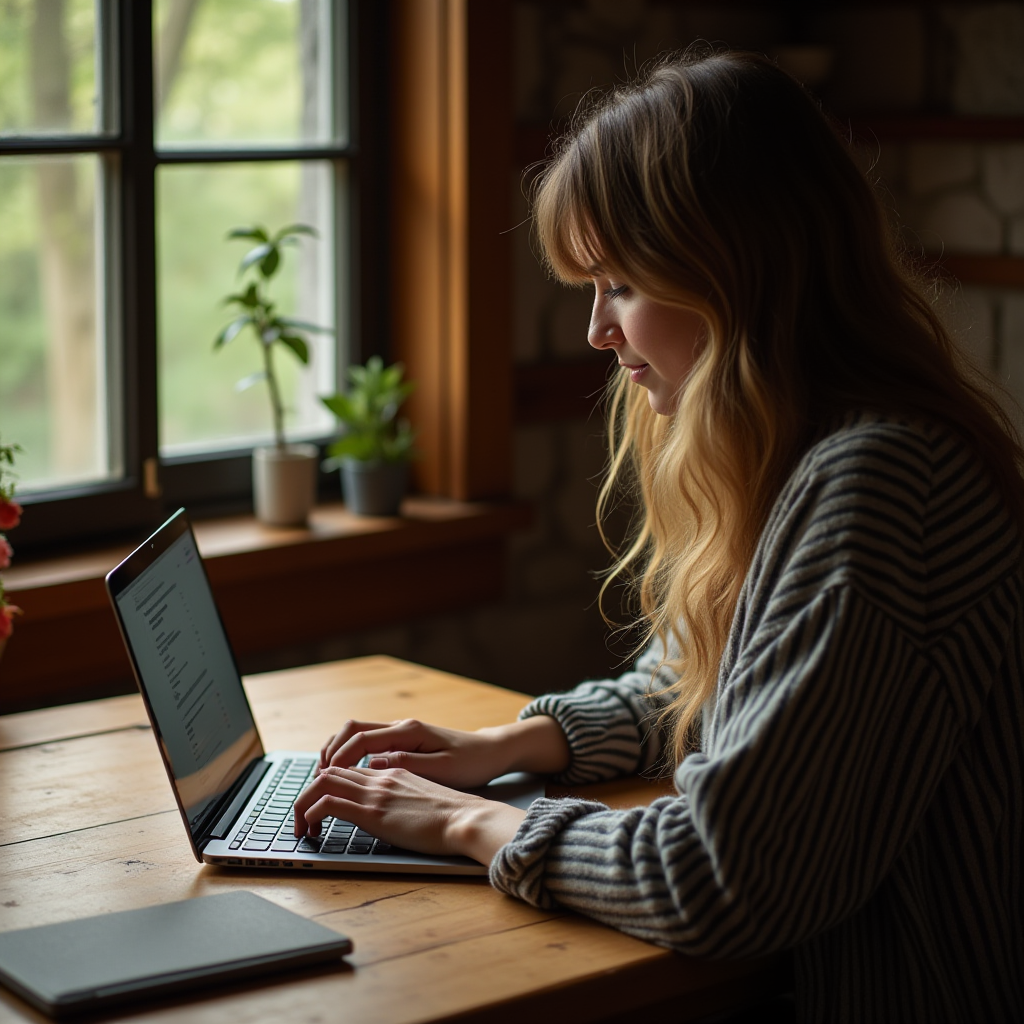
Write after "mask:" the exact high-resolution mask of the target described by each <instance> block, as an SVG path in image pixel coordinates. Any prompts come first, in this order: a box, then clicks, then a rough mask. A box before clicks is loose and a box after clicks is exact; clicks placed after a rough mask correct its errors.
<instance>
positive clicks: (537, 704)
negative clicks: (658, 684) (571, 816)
mask: <svg viewBox="0 0 1024 1024" xmlns="http://www.w3.org/2000/svg"><path fill="white" fill-rule="evenodd" d="M613 686H614V684H607V683H598V682H593V683H584V684H582V685H581V686H578V687H577V688H576V689H575V690H572V691H570V692H569V693H554V694H548V695H546V696H544V697H538V698H537V699H536V700H534V701H531V702H530V703H529V704H527V705H526V707H525V708H523V710H522V711H520V712H519V718H520V720H522V719H524V718H532V717H533V716H535V715H548V716H550V717H551V718H553V719H555V721H556V722H558V724H559V725H560V726H561V727H562V731H563V732H564V733H565V738H566V740H567V742H568V744H569V751H570V756H571V760H570V762H569V767H568V768H566V770H565V771H564V772H562V773H561V774H560V775H556V776H553V777H552V781H553V782H555V783H557V784H559V785H563V786H580V785H586V784H588V783H592V782H605V781H608V780H610V779H617V778H622V777H623V776H626V775H631V774H632V773H633V772H635V771H637V769H638V768H639V766H640V759H641V742H642V737H643V735H645V734H646V733H647V731H648V728H647V725H648V723H647V722H645V721H644V718H648V719H652V718H653V717H654V716H655V715H656V712H657V709H656V706H655V705H654V703H653V702H649V701H648V700H645V699H644V698H643V697H641V696H639V695H637V696H633V702H634V703H635V704H636V705H640V706H639V707H637V706H630V705H629V704H628V703H627V702H626V701H624V700H623V699H622V697H621V696H620V695H619V694H617V693H616V692H615V690H614V688H613Z"/></svg>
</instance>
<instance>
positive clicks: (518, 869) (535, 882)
mask: <svg viewBox="0 0 1024 1024" xmlns="http://www.w3.org/2000/svg"><path fill="white" fill-rule="evenodd" d="M607 810H608V808H607V807H606V806H605V805H604V804H601V803H598V802H597V801H595V800H577V799H574V798H568V797H567V798H563V799H560V800H549V799H547V798H546V797H541V798H540V799H538V800H534V802H533V803H532V804H531V806H530V809H529V810H528V811H527V812H526V817H525V818H524V819H523V822H522V824H521V825H520V826H519V829H518V831H517V832H516V834H515V835H514V836H513V837H512V841H511V842H508V843H506V844H505V845H504V846H503V847H502V848H501V849H500V850H498V852H497V853H496V854H495V855H494V859H493V860H492V861H491V869H490V878H491V885H493V886H494V888H495V889H497V890H498V891H499V892H503V893H506V894H507V895H509V896H516V897H518V898H519V899H521V900H524V901H525V902H527V903H530V904H532V905H533V906H535V907H540V908H541V909H542V910H550V909H551V908H552V907H553V906H554V905H555V903H554V900H552V898H551V897H550V896H549V895H548V893H547V891H546V889H545V888H544V863H545V860H546V859H547V855H548V851H549V850H550V848H551V845H552V843H554V842H555V840H556V839H557V837H558V835H559V833H561V832H562V831H563V830H564V829H565V828H567V827H568V826H569V825H571V824H572V823H573V822H574V821H576V820H577V819H578V818H582V817H585V816H586V815H588V814H597V813H599V812H601V811H607Z"/></svg>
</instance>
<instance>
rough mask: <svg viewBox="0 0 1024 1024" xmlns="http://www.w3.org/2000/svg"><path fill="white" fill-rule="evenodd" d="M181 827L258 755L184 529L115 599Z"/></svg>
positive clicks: (193, 819)
mask: <svg viewBox="0 0 1024 1024" xmlns="http://www.w3.org/2000/svg"><path fill="white" fill-rule="evenodd" d="M117 606H118V611H119V613H120V615H121V619H122V622H123V623H124V628H125V630H126V632H127V633H128V636H129V639H130V641H131V646H132V651H133V653H134V655H135V660H136V664H137V668H138V672H139V676H140V677H141V679H142V681H143V685H144V687H145V691H146V696H147V697H148V699H149V703H150V706H151V707H152V710H153V716H154V718H155V719H156V722H157V725H158V729H159V733H160V736H159V739H160V743H161V746H162V747H163V752H164V756H165V758H166V759H167V761H168V764H169V765H170V766H171V770H172V773H173V775H174V781H175V785H176V786H177V789H178V796H179V799H180V800H181V805H182V807H184V808H185V813H186V815H187V817H188V821H189V824H190V825H191V826H192V827H195V825H196V823H197V822H198V821H199V820H200V819H201V818H202V816H203V814H204V813H205V812H206V810H207V809H208V808H209V807H210V805H211V803H212V802H213V801H214V800H216V799H217V797H219V796H220V795H221V794H222V793H224V792H225V790H227V789H228V788H230V787H231V785H232V784H233V783H234V781H235V780H236V779H237V778H238V776H239V774H240V773H241V772H242V770H243V769H244V768H245V766H246V765H247V764H249V762H250V761H251V760H252V759H253V758H254V757H258V756H259V754H260V753H261V750H260V746H259V738H258V736H257V733H256V726H255V724H254V722H253V720H252V715H251V714H250V712H249V707H248V705H247V703H246V700H245V693H244V691H243V689H242V681H241V679H239V677H238V672H237V670H236V668H235V664H234V659H233V658H232V656H231V650H230V648H229V647H228V642H227V637H225V635H224V630H223V627H222V626H221V622H220V617H219V616H218V614H217V609H216V607H215V605H214V603H213V595H212V594H211V593H210V588H209V584H208V583H207V580H206V574H205V573H204V572H203V567H202V564H201V563H200V561H199V553H198V552H197V551H196V547H195V539H194V538H193V536H192V534H191V532H190V531H186V532H185V533H184V534H182V535H181V536H180V537H179V538H178V539H177V540H176V541H174V543H173V544H171V546H170V547H169V548H168V549H167V550H166V551H165V552H164V553H163V554H162V555H161V556H160V557H159V558H158V559H157V560H156V561H155V562H154V563H153V564H152V565H151V566H149V568H147V569H146V570H145V572H143V573H142V574H141V575H140V576H139V578H138V579H136V580H135V581H134V582H132V583H131V584H130V585H129V586H128V587H126V588H125V590H124V591H123V592H122V593H120V594H119V595H118V596H117Z"/></svg>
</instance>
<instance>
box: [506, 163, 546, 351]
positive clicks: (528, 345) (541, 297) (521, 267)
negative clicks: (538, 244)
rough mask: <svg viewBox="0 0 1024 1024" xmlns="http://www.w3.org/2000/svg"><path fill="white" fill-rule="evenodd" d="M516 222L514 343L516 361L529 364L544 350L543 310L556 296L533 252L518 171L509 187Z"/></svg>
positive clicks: (513, 251) (513, 269)
mask: <svg viewBox="0 0 1024 1024" xmlns="http://www.w3.org/2000/svg"><path fill="white" fill-rule="evenodd" d="M509 187H510V189H511V193H512V210H513V216H514V223H515V224H516V225H517V226H516V227H515V228H514V229H513V231H512V281H513V294H514V296H515V301H514V302H513V310H512V343H513V351H514V357H515V361H516V362H517V363H530V362H533V361H534V360H536V359H539V358H540V357H541V354H542V351H543V331H544V310H545V308H546V307H547V306H548V305H550V303H551V301H552V298H553V297H554V296H555V295H557V291H556V286H555V285H554V283H553V282H551V281H550V280H549V279H548V277H547V273H546V271H545V270H544V268H543V267H542V266H541V263H540V259H539V257H538V255H537V253H536V252H535V249H534V245H535V243H534V240H533V237H532V231H531V225H530V221H529V208H528V205H527V202H526V197H525V196H524V195H523V185H522V181H521V179H520V175H519V173H518V172H514V173H513V175H512V179H511V182H510V185H509Z"/></svg>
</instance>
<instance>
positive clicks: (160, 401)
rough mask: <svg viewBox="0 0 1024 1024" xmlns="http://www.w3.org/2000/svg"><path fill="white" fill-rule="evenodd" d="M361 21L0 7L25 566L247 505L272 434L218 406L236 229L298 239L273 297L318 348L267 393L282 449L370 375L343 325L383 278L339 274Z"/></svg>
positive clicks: (356, 215) (246, 397) (7, 278)
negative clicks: (354, 370)
mask: <svg viewBox="0 0 1024 1024" xmlns="http://www.w3.org/2000/svg"><path fill="white" fill-rule="evenodd" d="M364 6H365V8H366V12H367V14H368V17H367V18H365V19H364V21H366V22H367V25H364V26H360V25H358V24H357V18H356V15H357V13H358V11H357V9H358V8H359V4H358V3H357V2H356V0H351V2H349V3H345V0H245V2H244V3H242V4H239V3H238V2H236V0H154V2H152V3H149V2H145V0H4V3H3V4H2V5H0V218H2V220H0V223H2V224H3V225H4V230H3V231H2V232H0V353H2V356H0V436H2V437H3V439H4V440H5V441H17V442H18V443H20V444H21V445H22V446H23V448H24V453H23V455H22V456H21V458H20V460H19V465H18V470H19V473H20V475H21V481H20V485H19V494H20V496H21V499H22V500H23V502H24V503H25V504H27V505H29V506H30V512H29V514H28V515H26V516H25V518H24V520H23V525H22V526H21V527H20V528H19V536H18V539H19V541H20V542H21V545H25V544H29V545H31V544H41V543H52V542H54V541H58V540H68V539H75V538H81V537H87V536H90V535H91V536H99V535H101V534H110V533H114V532H117V531H119V530H127V529H133V528H134V529H138V528H140V527H143V526H145V525H149V524H151V523H152V522H153V521H154V520H155V519H156V518H157V517H158V516H159V515H160V514H161V512H162V511H163V509H164V508H165V507H167V506H173V505H176V504H178V503H180V502H188V503H190V504H196V503H207V504H212V503H218V502H219V503H221V504H222V505H230V504H232V503H234V504H236V505H237V504H238V503H240V502H244V501H246V500H247V497H248V493H249V486H250V485H249V460H248V453H249V451H250V449H251V448H252V446H253V445H254V444H257V443H261V442H263V441H265V440H267V439H268V438H269V436H270V417H269V407H268V405H267V401H266V396H265V395H264V394H263V393H262V391H263V389H262V387H255V388H253V389H251V390H250V391H247V392H244V393H243V392H239V391H236V389H235V386H234V385H235V382H236V381H238V380H239V379H240V378H243V377H245V376H246V375H247V374H249V373H251V372H253V371H254V370H257V369H258V368H259V356H258V352H257V351H256V345H255V344H254V342H253V340H252V339H251V338H249V337H246V336H240V337H239V338H237V339H236V340H235V341H233V342H232V343H231V344H230V345H229V346H227V347H226V348H225V349H223V350H221V351H218V352H216V353H215V352H214V351H213V347H212V342H213V337H214V336H215V334H216V332H217V330H218V328H219V327H221V326H222V325H223V324H224V323H225V322H226V320H227V319H228V318H229V316H230V314H229V312H228V311H226V310H225V309H224V307H223V306H221V305H219V302H220V300H221V299H222V298H223V297H224V296H225V295H226V294H228V292H229V291H231V290H232V288H233V286H234V285H235V284H236V283H237V277H236V273H235V271H236V267H237V265H238V262H239V260H240V259H241V257H242V256H243V255H244V253H245V251H246V250H245V246H246V243H245V242H243V241H234V242H229V241H226V240H225V236H226V235H227V232H228V231H229V230H230V229H232V228H235V227H240V226H249V225H252V224H263V225H264V226H267V227H269V228H271V229H275V228H279V227H282V226H284V225H285V224H289V223H296V222H303V223H309V224H311V225H313V226H314V227H315V228H316V229H317V233H318V236H319V237H318V238H317V239H316V240H304V241H303V242H302V244H301V245H300V246H299V247H298V248H297V249H296V250H295V251H294V252H291V253H290V254H289V256H290V260H289V263H288V264H287V265H286V270H285V272H283V273H282V274H281V275H279V277H278V278H276V279H275V281H274V282H273V285H272V289H273V290H274V293H275V295H276V297H277V298H278V300H279V302H280V304H281V305H282V307H283V308H285V309H287V310H288V311H290V312H292V311H294V313H295V314H296V315H298V316H300V317H301V318H302V319H306V320H309V321H313V322H315V323H318V324H321V325H324V326H326V327H329V328H330V329H331V331H332V332H333V333H331V334H323V335H311V336H310V342H311V344H312V346H313V350H314V351H313V359H312V362H311V366H310V369H309V370H308V372H299V368H298V366H297V365H296V366H294V367H291V366H289V367H288V368H287V370H286V388H287V393H288V400H287V404H288V406H289V408H290V410H291V415H290V419H289V423H288V428H289V438H290V439H295V440H298V439H314V440H324V439H325V438H326V437H327V436H328V435H329V434H330V433H331V431H332V430H333V422H332V420H331V417H330V416H329V415H328V414H327V413H326V412H325V411H324V410H323V409H322V408H321V407H320V404H319V402H318V400H317V395H319V394H324V393H328V392H330V391H333V390H335V388H336V387H337V385H338V381H339V379H340V375H341V373H342V371H343V369H344V363H345V360H346V359H347V358H348V357H349V355H354V356H355V358H363V357H364V356H365V355H366V354H368V352H367V349H368V345H367V343H366V342H364V341H363V337H364V336H365V333H364V332H361V331H360V329H359V325H358V323H357V322H356V313H357V311H358V309H359V308H360V305H361V302H360V295H361V289H363V288H366V287H372V286H373V273H372V271H373V266H374V265H376V264H380V263H381V259H380V258H379V257H377V258H370V259H365V258H364V256H365V252H364V250H363V249H360V250H359V251H358V252H354V251H353V245H354V244H355V243H356V241H357V240H358V239H359V237H360V233H359V231H358V225H359V221H360V218H361V217H362V218H364V219H365V218H366V216H367V212H366V208H367V204H368V203H369V202H371V201H372V199H373V196H374V194H375V193H374V189H373V187H368V186H367V185H366V184H365V183H364V184H363V187H362V188H360V187H359V186H360V181H361V179H362V178H365V177H366V176H367V173H368V170H369V169H368V167H367V159H366V153H368V152H372V147H369V146H364V147H363V150H362V151H361V152H359V151H357V149H356V146H355V130H354V129H355V127H356V121H357V120H358V118H357V116H356V113H358V111H357V108H356V107H355V104H354V101H355V99H356V94H357V90H356V88H355V76H354V73H353V72H354V63H355V62H354V60H353V54H355V53H356V52H360V51H362V50H363V49H364V48H365V45H366V40H367V38H368V35H367V34H368V33H372V32H373V31H375V29H374V27H373V25H372V24H369V23H370V22H371V21H372V20H373V19H374V18H376V19H377V21H380V17H379V16H378V15H375V14H373V13H371V11H372V8H373V6H374V5H372V4H367V5H364ZM360 32H362V33H363V35H362V36H359V33H360ZM364 120H366V121H368V122H372V120H373V119H372V118H367V117H364ZM362 141H363V140H362V139H360V142H362ZM377 191H378V192H380V191H381V190H380V189H377ZM357 196H358V197H360V198H359V200H358V202H357ZM359 244H361V245H362V246H364V248H365V246H366V244H367V241H366V239H365V238H364V241H363V242H362V243H359ZM363 264H366V265H367V267H368V273H367V274H366V275H362V276H360V277H359V279H358V280H356V278H355V276H354V275H353V273H352V268H357V267H359V266H361V265H363ZM281 365H282V367H283V366H284V361H283V360H282V361H281Z"/></svg>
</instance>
